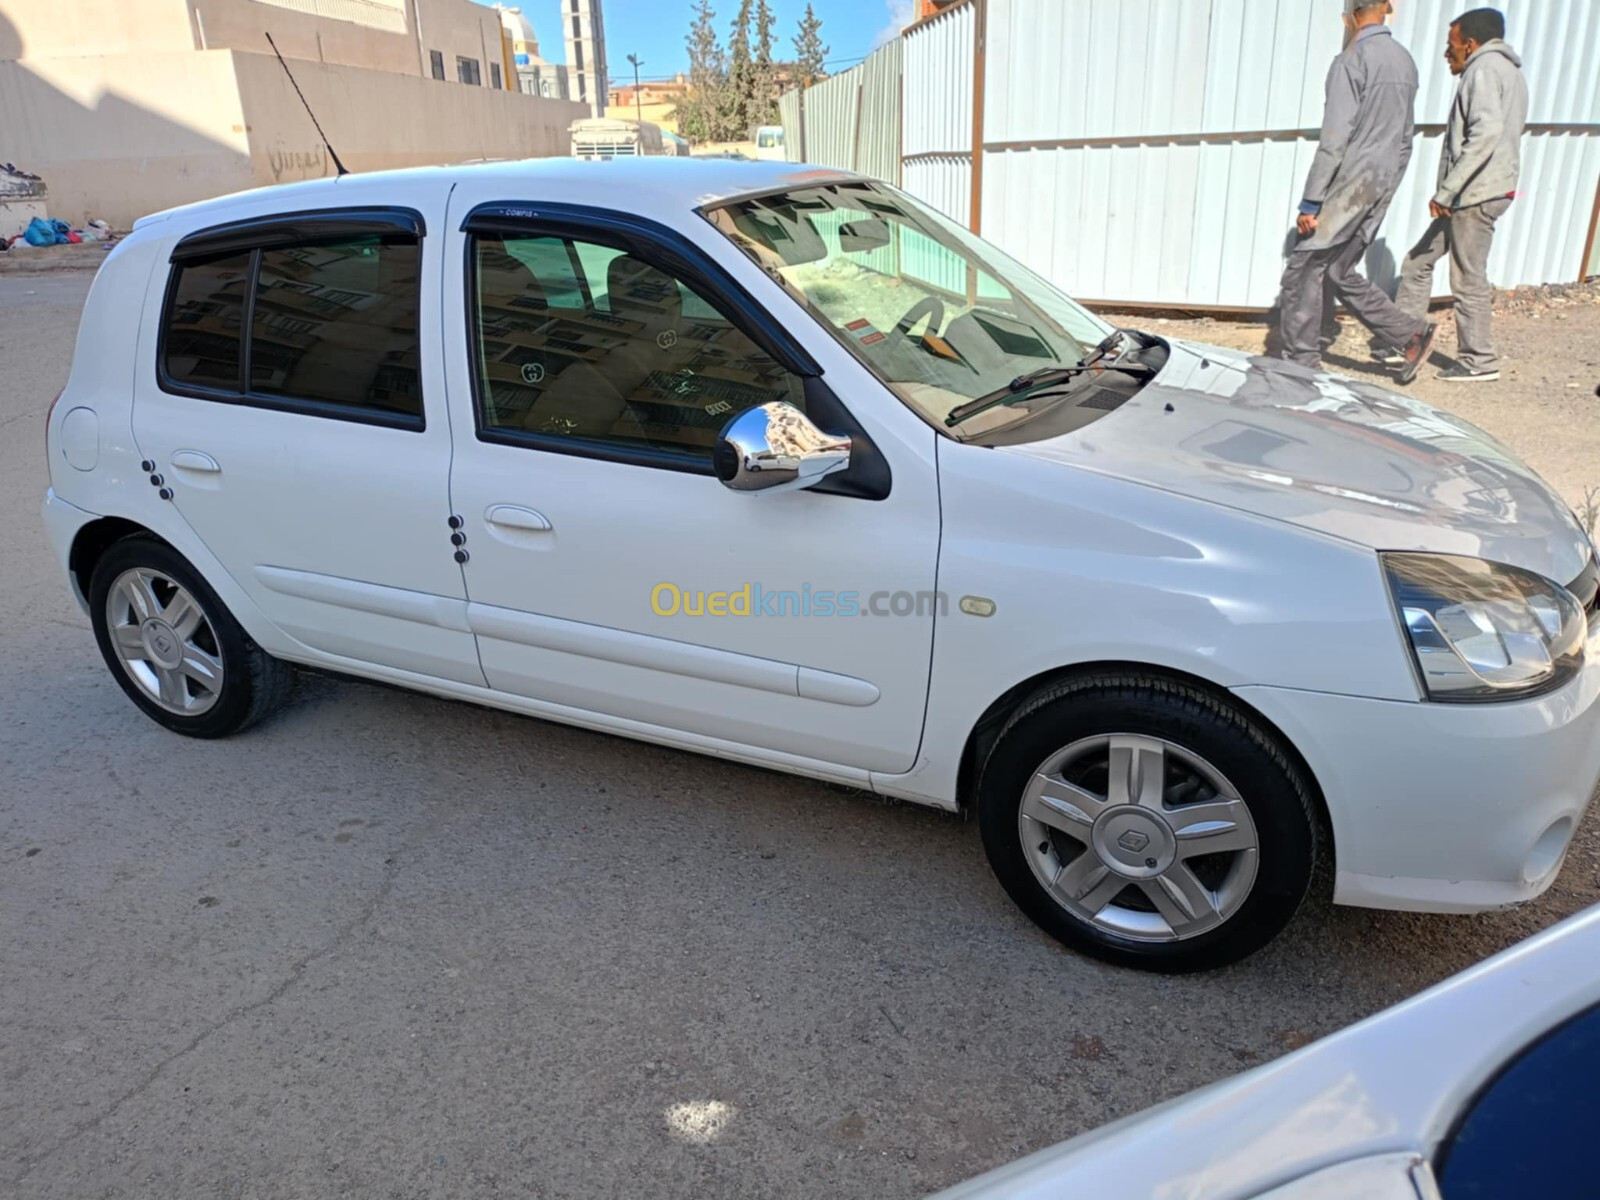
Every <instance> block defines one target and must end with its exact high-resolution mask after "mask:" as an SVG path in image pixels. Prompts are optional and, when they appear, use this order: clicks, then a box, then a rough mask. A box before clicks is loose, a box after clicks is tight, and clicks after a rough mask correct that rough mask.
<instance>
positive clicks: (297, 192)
mask: <svg viewBox="0 0 1600 1200" xmlns="http://www.w3.org/2000/svg"><path fill="white" fill-rule="evenodd" d="M856 178H860V176H858V175H854V174H852V173H851V172H848V171H836V170H834V169H833V168H831V167H814V166H809V165H806V164H804V163H784V162H770V161H765V162H763V161H750V160H746V161H737V160H733V159H712V158H683V157H678V156H672V155H666V156H661V157H655V156H651V157H644V158H618V159H612V160H610V161H605V162H585V161H581V160H578V159H572V158H530V159H518V160H512V161H505V162H479V163H463V164H459V165H453V166H439V167H410V168H406V169H404V170H398V171H373V172H370V173H364V174H354V175H345V176H342V177H339V178H333V177H329V178H324V179H308V180H304V181H302V182H299V183H283V184H277V185H274V186H272V187H266V188H256V189H253V190H251V191H247V192H237V193H234V194H233V195H229V196H218V197H216V198H215V199H211V200H201V201H197V202H196V203H194V204H187V205H184V206H182V207H181V208H172V209H168V210H166V211H165V212H161V213H154V214H152V215H150V216H148V217H144V218H142V219H141V220H140V221H139V222H137V223H136V224H135V228H140V227H142V226H144V225H146V224H149V223H152V222H155V221H165V220H168V219H174V218H182V219H184V224H186V225H193V224H195V222H194V221H193V220H192V218H196V217H199V218H210V219H213V220H217V221H223V220H227V219H230V218H234V217H243V216H253V215H263V214H268V213H275V212H293V211H295V210H296V209H311V208H321V207H327V206H331V205H341V206H348V205H349V204H350V203H352V202H359V203H363V204H373V203H377V204H382V203H388V202H390V201H389V200H388V199H387V198H386V197H385V196H384V195H383V193H385V192H392V193H393V194H394V198H393V201H392V202H393V203H396V204H403V203H405V199H406V195H405V194H406V192H407V190H409V189H410V188H412V187H415V186H423V187H427V186H436V185H439V184H441V183H445V184H448V183H450V182H462V183H465V182H467V181H469V180H471V181H474V182H492V183H495V184H496V185H498V186H499V188H500V190H501V191H503V196H502V197H501V198H502V199H504V200H507V201H521V200H526V201H529V202H532V203H537V202H539V201H541V200H542V201H546V202H551V203H568V204H595V205H599V206H602V207H605V206H609V207H619V206H625V207H626V208H627V209H628V210H629V211H633V212H639V213H646V212H651V213H657V214H664V215H673V214H682V213H685V212H690V211H692V210H694V209H696V208H699V207H701V206H703V205H706V204H710V203H714V202H716V201H718V200H724V199H728V198H730V197H733V196H738V195H742V194H746V193H750V192H762V191H772V190H777V189H782V188H785V187H805V186H807V185H812V184H817V183H824V182H832V181H839V180H844V179H856ZM241 210H248V211H241Z"/></svg>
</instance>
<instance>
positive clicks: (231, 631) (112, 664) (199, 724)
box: [88, 534, 294, 738]
mask: <svg viewBox="0 0 1600 1200" xmlns="http://www.w3.org/2000/svg"><path fill="white" fill-rule="evenodd" d="M136 568H138V569H145V570H150V571H154V572H158V573H159V574H160V575H161V576H163V577H165V579H167V580H169V581H170V582H171V583H173V584H177V585H179V586H181V587H182V588H183V589H184V590H186V591H187V592H188V593H189V595H190V596H191V597H193V599H194V601H195V602H196V603H197V604H198V605H199V607H200V610H201V613H202V615H203V617H204V621H205V624H206V626H208V627H209V633H206V632H205V630H202V636H203V637H204V638H205V640H206V642H207V648H208V649H213V650H214V651H215V655H216V657H217V658H220V660H221V662H222V681H221V685H220V687H218V688H217V689H216V691H215V698H214V700H213V701H211V703H210V706H209V707H208V708H206V710H205V711H204V712H200V713H198V714H196V715H187V714H183V713H179V712H174V711H171V710H169V709H168V708H166V707H163V706H162V704H160V703H159V702H158V701H157V700H156V699H154V698H152V697H151V696H150V695H149V694H148V693H147V692H146V691H145V689H144V687H142V686H141V685H140V684H139V683H138V682H137V681H136V680H135V679H134V677H133V674H132V669H130V668H129V667H128V666H127V665H125V664H124V663H123V661H122V659H121V657H120V656H119V655H118V653H117V651H116V648H115V646H114V645H113V641H112V638H113V633H112V629H111V617H110V616H109V614H108V611H107V609H108V598H109V596H110V593H111V589H112V587H113V585H114V584H115V583H116V581H117V579H118V578H120V577H121V576H122V575H123V574H124V572H127V571H130V570H134V569H136ZM88 595H89V618H90V620H91V621H92V622H93V624H94V636H95V641H96V642H98V643H99V645H100V654H101V656H102V657H103V658H104V659H105V661H106V666H107V667H108V668H109V669H110V671H111V674H112V677H113V678H114V679H116V681H117V683H118V685H119V686H120V687H121V688H122V690H123V691H124V692H126V693H127V694H128V698H129V699H130V700H132V701H133V702H134V703H135V704H136V705H138V706H139V708H140V709H142V710H143V711H144V713H145V715H146V716H148V717H149V718H150V719H151V720H152V721H155V722H157V723H158V724H161V725H164V726H166V727H167V728H168V729H170V730H172V731H173V732H174V733H181V734H184V735H185V736H187V737H197V738H219V737H227V736H228V735H229V734H232V733H238V732H239V731H240V730H242V729H246V728H248V727H249V726H251V725H254V724H255V723H256V722H257V721H259V720H261V719H262V718H263V717H266V716H267V715H268V714H270V713H271V712H273V710H275V709H277V708H278V707H280V706H281V705H282V704H283V702H284V701H285V700H286V699H287V698H288V695H289V690H290V688H291V686H292V685H293V682H294V669H293V668H292V667H290V666H289V664H288V663H285V662H280V661H279V660H278V659H275V658H273V657H272V656H271V655H270V654H268V653H267V652H266V651H264V650H262V649H261V647H259V646H257V645H256V644H255V643H254V642H252V641H251V640H250V638H249V636H248V635H247V634H246V633H245V631H244V630H243V629H242V628H240V626H239V623H238V622H237V621H235V620H234V619H233V614H232V613H230V612H229V611H228V609H227V606H226V605H224V604H223V603H222V601H221V600H220V599H218V597H217V594H216V592H214V591H212V590H211V586H210V585H209V584H207V583H206V581H205V579H204V578H203V577H202V576H201V575H200V572H198V571H196V570H195V569H194V567H192V566H191V565H190V564H189V562H188V560H187V559H185V558H184V557H183V555H181V554H179V553H178V552H177V551H176V550H174V549H173V548H172V547H171V546H169V545H167V543H165V542H163V541H161V540H160V539H158V538H155V537H153V536H151V535H149V534H133V535H130V536H128V537H125V538H123V539H121V540H120V541H118V542H115V543H113V544H112V545H111V547H110V548H109V549H107V550H106V552H105V553H104V554H103V555H101V556H100V561H99V562H97V563H96V564H95V568H94V572H93V574H92V576H91V577H90V580H89V589H88Z"/></svg>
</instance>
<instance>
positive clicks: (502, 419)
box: [445, 211, 938, 773]
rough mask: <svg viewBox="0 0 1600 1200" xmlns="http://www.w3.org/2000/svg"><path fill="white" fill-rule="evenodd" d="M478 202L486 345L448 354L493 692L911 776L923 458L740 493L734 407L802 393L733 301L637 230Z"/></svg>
mask: <svg viewBox="0 0 1600 1200" xmlns="http://www.w3.org/2000/svg"><path fill="white" fill-rule="evenodd" d="M461 218H462V213H460V212H458V211H453V212H452V215H451V221H450V227H451V237H452V238H453V239H454V240H455V244H454V245H453V247H452V249H451V254H452V256H455V255H459V256H460V257H459V258H457V259H456V261H457V262H461V261H462V260H463V259H464V260H465V263H466V265H467V267H468V269H467V270H466V271H462V270H460V269H457V270H456V271H454V272H447V273H446V302H445V303H446V308H447V310H449V309H452V308H456V306H459V311H460V313H461V315H462V325H463V327H464V328H465V329H466V339H467V343H468V344H467V345H466V347H465V353H456V352H454V350H452V352H451V353H449V354H448V356H447V357H448V363H449V370H450V372H451V375H450V387H451V419H452V421H453V422H454V423H455V429H456V457H455V462H454V467H453V470H452V474H451V496H452V502H453V504H454V511H455V513H456V514H458V515H459V518H460V520H461V521H462V522H463V533H464V534H465V537H466V544H465V547H464V548H465V549H466V550H467V551H468V553H469V556H470V557H469V561H468V563H467V565H466V579H467V591H468V600H469V604H468V617H469V623H470V624H471V626H472V628H473V630H474V631H475V632H476V634H477V635H478V642H479V650H480V654H481V657H482V661H483V666H484V672H485V674H486V676H487V677H488V680H489V685H490V686H491V687H493V688H498V689H503V690H505V691H509V692H515V693H517V694H519V695H523V696H528V697H532V698H535V699H538V700H542V701H546V702H549V703H552V704H556V705H561V706H564V707H566V708H568V709H572V710H578V711H580V712H586V713H600V714H606V715H609V716H611V717H615V718H622V719H624V720H627V721H632V722H637V723H639V724H640V725H642V726H645V727H649V729H657V730H661V729H665V730H675V731H680V732H683V733H688V734H692V735H698V736H699V737H700V738H705V739H714V740H715V741H716V742H717V743H723V744H728V745H730V746H735V747H738V746H747V747H757V748H760V749H763V750H765V751H769V752H771V751H775V752H779V753H784V754H790V755H795V756H798V757H801V758H805V759H811V760H820V761H822V762H825V763H829V764H836V765H841V766H847V767H851V768H855V769H859V770H872V771H880V772H889V773H896V772H903V771H906V770H908V769H910V767H911V766H912V765H913V763H914V761H915V757H916V752H917V747H918V743H919V739H920V736H921V728H922V720H923V714H924V708H925V701H926V695H927V685H928V664H929V656H930V649H931V644H932V637H933V623H934V614H935V607H936V601H935V599H934V597H933V595H932V593H933V589H934V585H935V580H934V575H935V566H936V558H937V549H938V509H937V500H936V498H935V495H934V491H933V481H932V478H931V470H929V469H928V467H927V465H926V464H912V465H911V466H907V467H906V468H905V469H904V470H903V471H902V472H901V473H900V474H899V475H897V476H896V477H895V478H894V484H893V487H892V489H890V491H889V494H888V495H887V496H883V497H880V498H875V499H869V498H862V497H859V496H855V495H843V494H824V493H822V492H817V491H795V492H784V493H780V494H760V493H753V494H752V493H735V492H732V491H730V490H728V489H727V488H725V487H723V486H722V485H721V484H720V483H719V482H718V481H717V479H716V478H715V477H714V475H713V474H712V472H711V465H710V464H711V451H712V446H713V443H714V441H715V438H716V435H717V433H718V431H719V430H720V429H721V427H722V426H723V425H724V424H725V423H726V422H727V421H728V420H729V419H730V417H732V416H733V415H735V414H736V413H738V412H740V411H742V410H744V409H747V408H749V407H752V406H753V405H756V404H761V403H766V402H771V401H780V402H787V403H791V404H795V405H796V406H799V407H804V406H805V405H806V403H807V400H806V396H807V389H806V387H805V381H804V380H803V379H801V378H800V377H799V376H798V375H796V374H793V373H791V372H790V371H789V370H786V369H785V367H784V366H783V365H782V364H781V363H780V362H778V361H777V360H776V359H775V357H774V356H773V355H772V354H770V353H768V352H767V351H765V350H763V349H762V347H761V345H760V344H758V341H757V340H755V339H754V338H753V337H752V336H751V335H749V334H747V333H746V331H745V329H744V328H742V327H741V322H740V321H739V320H737V319H735V318H733V317H731V316H730V313H731V312H733V311H735V310H734V308H733V306H732V305H730V304H729V303H727V302H726V301H725V300H723V299H722V298H721V296H720V295H718V294H717V293H716V292H715V290H714V289H712V288H709V287H707V286H706V284H705V283H704V281H703V280H700V281H699V282H698V283H696V284H694V285H691V284H690V283H688V282H686V281H685V279H684V278H683V274H684V270H683V265H682V264H683V259H682V258H681V257H678V258H673V257H671V256H667V255H660V256H658V255H656V254H654V253H653V252H652V249H651V247H650V245H649V244H648V242H641V240H640V239H639V238H638V237H637V236H626V237H625V236H619V235H617V234H616V233H615V232H614V231H613V230H612V229H610V228H609V227H604V228H603V227H599V226H597V227H595V228H593V229H588V228H586V227H585V226H584V225H583V224H582V221H581V219H568V220H567V221H565V222H564V223H559V224H553V223H551V222H550V221H548V220H546V221H545V222H544V223H542V224H541V223H539V222H537V221H536V220H532V219H530V220H527V221H520V220H517V221H513V222H512V223H511V224H509V225H508V224H507V223H506V222H505V221H500V222H499V223H498V225H497V226H496V227H495V228H493V229H487V228H483V227H481V226H479V227H473V226H472V223H471V222H469V223H468V225H469V228H468V229H466V230H465V231H463V230H462V229H461V228H460V227H461V225H462V219H461ZM602 224H604V223H602ZM678 250H679V252H680V253H681V252H682V250H683V247H682V246H681V245H680V246H679V247H678ZM691 274H692V272H691ZM458 281H459V282H458ZM452 289H454V290H452ZM456 336H460V335H459V334H458V335H456ZM446 337H447V345H448V344H450V343H449V338H450V337H451V334H450V333H449V331H447V335H446ZM890 465H891V467H893V466H894V464H890ZM919 469H920V470H921V472H922V473H921V474H918V470H919ZM646 731H647V730H646Z"/></svg>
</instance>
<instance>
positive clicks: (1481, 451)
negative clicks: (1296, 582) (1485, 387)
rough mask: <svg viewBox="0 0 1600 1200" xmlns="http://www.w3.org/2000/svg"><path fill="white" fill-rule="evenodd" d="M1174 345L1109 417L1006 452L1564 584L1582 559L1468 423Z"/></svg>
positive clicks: (1520, 471)
mask: <svg viewBox="0 0 1600 1200" xmlns="http://www.w3.org/2000/svg"><path fill="white" fill-rule="evenodd" d="M1169 345H1170V347H1171V356H1170V358H1169V359H1168V361H1167V365H1166V366H1165V368H1163V369H1162V371H1161V373H1160V374H1159V375H1158V376H1157V377H1156V379H1155V380H1154V381H1153V382H1152V383H1150V384H1149V386H1147V387H1146V388H1144V389H1143V390H1142V391H1141V392H1140V393H1139V394H1138V395H1137V396H1135V397H1134V398H1133V399H1132V400H1130V401H1128V402H1127V403H1126V404H1124V405H1123V406H1122V407H1121V408H1119V409H1118V410H1117V411H1116V412H1114V413H1111V414H1109V415H1108V416H1106V417H1105V418H1104V419H1102V420H1099V421H1096V422H1094V423H1093V424H1091V425H1087V426H1085V427H1084V428H1082V429H1079V430H1076V431H1074V432H1072V433H1068V434H1064V435H1062V436H1060V437H1055V438H1050V439H1047V440H1044V441H1039V442H1029V443H1024V444H1019V445H1012V446H1006V447H1004V448H1003V449H1004V451H1005V452H1007V453H1015V454H1026V455H1030V456H1033V457H1036V458H1043V459H1048V460H1052V461H1056V462H1060V463H1062V464H1066V465H1071V466H1075V467H1079V468H1083V469H1087V470H1092V471H1096V472H1099V473H1102V474H1106V475H1114V476H1117V477H1119V478H1123V479H1128V480H1132V481H1134V482H1138V483H1143V484H1147V485H1149V486H1151V487H1157V488H1161V489H1163V490H1165V491H1170V492H1175V493H1179V494H1182V495H1186V496H1192V497H1194V498H1195V499H1197V500H1203V501H1207V502H1210V503H1214V504H1221V505H1226V506H1228V507H1230V508H1235V509H1241V510H1243V511H1246V512H1250V513H1254V514H1257V515H1259V516H1263V517H1268V518H1272V519H1274V520H1280V521H1286V522H1288V523H1290V524H1293V525H1298V526H1301V527H1303V528H1305V529H1310V530H1316V531H1318V532H1320V533H1325V534H1331V535H1333V536H1335V537H1339V538H1343V539H1345V540H1347V541H1351V542H1356V543H1359V544H1361V545H1364V546H1370V547H1372V548H1373V549H1376V550H1422V551H1432V552H1435V553H1449V554H1463V555H1472V556H1475V557H1479V558H1486V559H1491V560H1493V561H1495V562H1501V563H1507V564H1509V565H1511V566H1516V567H1522V568H1524V569H1526V570H1530V571H1536V572H1538V573H1539V574H1541V575H1543V576H1545V577H1546V578H1549V579H1553V580H1555V581H1556V582H1557V583H1562V584H1566V583H1569V582H1571V581H1572V580H1574V579H1576V578H1577V577H1578V576H1579V575H1581V574H1582V573H1583V571H1584V570H1585V569H1586V568H1587V566H1588V564H1589V561H1590V558H1591V556H1592V554H1593V548H1592V546H1591V543H1590V541H1589V538H1588V536H1587V535H1586V534H1585V533H1584V531H1583V529H1582V527H1581V526H1580V525H1579V524H1578V521H1577V518H1576V517H1575V516H1574V515H1573V513H1572V510H1571V509H1570V508H1569V507H1568V506H1567V505H1566V504H1565V503H1564V502H1563V501H1562V500H1561V499H1560V497H1559V496H1557V495H1556V494H1555V492H1554V491H1552V490H1551V488H1550V487H1549V485H1548V484H1546V483H1545V482H1544V481H1543V480H1542V479H1540V478H1539V477H1538V476H1537V475H1535V474H1534V473H1533V471H1532V470H1530V469H1529V468H1528V467H1526V466H1524V465H1523V464H1522V463H1521V462H1519V461H1518V460H1517V459H1516V458H1515V457H1514V456H1513V455H1512V454H1511V452H1510V451H1509V450H1507V449H1506V448H1505V447H1504V446H1502V445H1500V443H1498V442H1496V441H1495V440H1494V439H1493V438H1492V437H1490V436H1489V435H1488V434H1487V433H1485V432H1483V431H1482V430H1481V429H1478V428H1477V427H1476V426H1473V425H1471V424H1468V423H1467V422H1466V421H1463V420H1461V419H1460V418H1459V417H1455V416H1452V415H1450V414H1449V413H1446V412H1442V411H1441V410H1439V409H1436V408H1431V407H1429V406H1428V405H1426V404H1422V403H1419V402H1417V401H1415V400H1410V399H1407V398H1406V397H1404V396H1398V395H1395V394H1394V393H1392V392H1388V391H1385V390H1383V389H1382V388H1379V387H1374V386H1372V385H1370V384H1365V383H1361V382H1359V381H1357V380H1354V379H1348V378H1345V377H1343V376H1337V375H1328V374H1323V373H1321V372H1317V371H1311V370H1308V369H1306V368H1304V367H1300V366H1296V365H1295V364H1293V363H1287V362H1283V361H1281V360H1278V359H1268V358H1260V357H1252V356H1250V355H1246V354H1242V353H1239V352H1237V351H1233V350H1224V349H1222V348H1220V347H1214V346H1201V345H1196V344H1193V343H1187V342H1171V343H1169Z"/></svg>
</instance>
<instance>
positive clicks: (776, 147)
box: [750, 125, 786, 162]
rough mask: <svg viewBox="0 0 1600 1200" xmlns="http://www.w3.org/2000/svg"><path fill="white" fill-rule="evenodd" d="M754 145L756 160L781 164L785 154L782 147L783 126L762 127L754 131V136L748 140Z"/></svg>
mask: <svg viewBox="0 0 1600 1200" xmlns="http://www.w3.org/2000/svg"><path fill="white" fill-rule="evenodd" d="M750 140H751V141H753V142H755V144H756V158H757V159H759V160H762V161H766V162H783V161H784V158H785V157H786V152H785V150H784V147H783V126H782V125H762V126H760V127H758V128H757V129H756V131H755V136H754V137H753V138H751V139H750Z"/></svg>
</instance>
